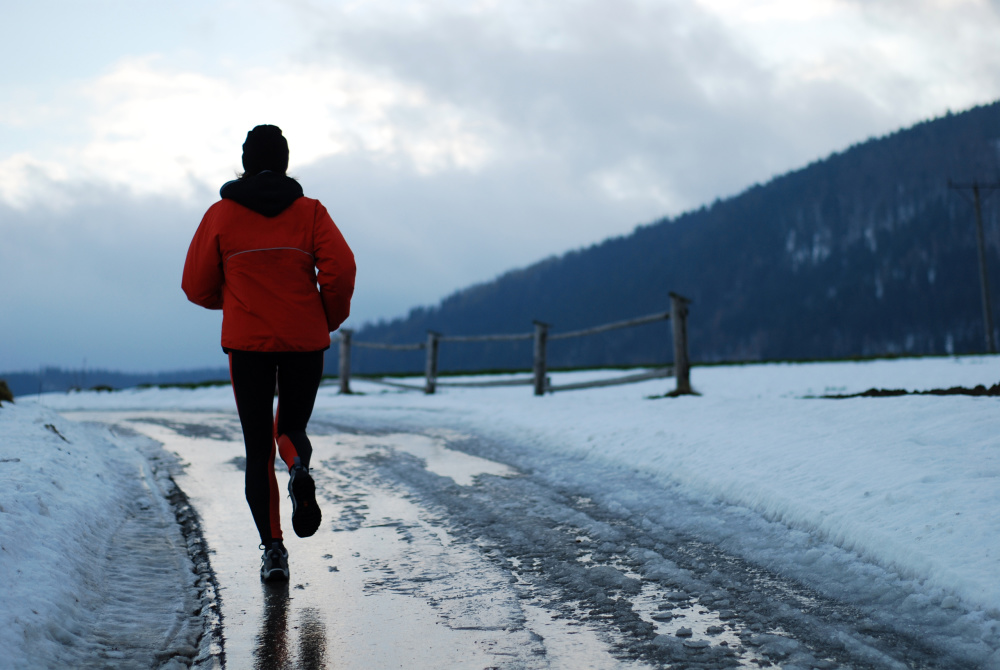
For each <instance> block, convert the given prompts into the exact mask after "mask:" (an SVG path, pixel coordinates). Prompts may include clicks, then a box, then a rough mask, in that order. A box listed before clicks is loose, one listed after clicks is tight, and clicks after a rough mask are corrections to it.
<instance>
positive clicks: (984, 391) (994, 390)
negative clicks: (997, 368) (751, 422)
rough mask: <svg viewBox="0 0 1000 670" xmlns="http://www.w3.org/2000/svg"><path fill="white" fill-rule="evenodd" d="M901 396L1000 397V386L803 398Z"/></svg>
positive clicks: (870, 392)
mask: <svg viewBox="0 0 1000 670" xmlns="http://www.w3.org/2000/svg"><path fill="white" fill-rule="evenodd" d="M901 395H969V396H975V397H983V396H993V397H996V396H1000V384H994V385H993V386H991V387H989V388H986V387H985V386H984V385H982V384H979V385H978V386H975V387H973V388H968V387H966V386H952V387H951V388H946V389H930V390H928V391H907V390H905V389H874V388H872V389H868V390H867V391H862V392H861V393H847V394H843V395H821V396H805V397H806V398H827V399H830V400H843V399H844V398H896V397H899V396H901Z"/></svg>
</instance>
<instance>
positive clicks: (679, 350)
mask: <svg viewBox="0 0 1000 670" xmlns="http://www.w3.org/2000/svg"><path fill="white" fill-rule="evenodd" d="M690 304H691V301H690V300H688V299H687V298H685V297H683V296H680V295H678V294H676V293H671V294H670V311H669V312H657V313H656V314H648V315H646V316H640V317H637V318H634V319H627V320H625V321H615V322H613V323H605V324H602V325H600V326H594V327H592V328H584V329H582V330H572V331H568V332H565V333H553V334H551V335H550V334H549V328H550V325H549V324H547V323H544V322H542V321H535V331H534V332H533V333H511V334H506V333H501V334H494V335H442V334H441V333H437V332H434V331H427V340H426V341H425V342H414V343H410V344H389V343H383V342H352V339H353V337H352V336H353V334H354V333H353V331H351V330H349V329H341V331H340V392H341V393H350V392H351V345H352V344H353V345H354V346H357V347H366V348H369V349H384V350H389V351H419V350H424V351H426V355H427V360H426V366H425V372H424V385H423V386H416V385H414V384H405V383H401V382H394V381H389V380H387V379H380V378H368V381H371V382H374V383H376V384H384V385H386V386H394V387H397V388H405V389H411V390H415V391H423V392H424V393H428V394H431V393H434V392H435V391H436V390H437V387H438V386H448V387H469V388H475V387H480V388H482V387H491V386H529V385H530V386H533V387H534V392H535V395H544V394H545V393H546V392H549V393H554V392H556V391H570V390H574V389H585V388H597V387H600V386H614V385H617V384H631V383H634V382H639V381H645V380H647V379H658V378H663V377H674V378H675V379H676V380H677V387H676V389H675V390H674V391H673V392H672V393H671V395H683V394H690V393H693V391H692V389H691V376H690V375H691V364H690V358H689V356H688V343H687V316H688V305H690ZM667 319H669V320H670V321H671V323H672V326H673V328H672V332H673V345H674V346H673V349H674V364H673V365H672V366H667V367H662V368H654V369H651V370H646V371H645V372H639V373H635V374H630V375H624V376H620V377H614V378H612V379H599V380H594V381H589V382H576V383H572V384H560V385H552V383H551V381H550V380H549V377H548V361H547V358H548V342H549V340H553V341H557V340H566V339H569V338H572V337H585V336H588V335H597V334H599V333H606V332H608V331H611V330H618V329H620V328H633V327H635V326H642V325H645V324H648V323H655V322H657V321H665V320H667ZM532 339H533V340H534V356H533V364H532V375H531V377H519V378H515V379H498V380H492V381H468V382H457V381H456V382H447V381H444V382H442V381H438V354H439V352H440V349H441V343H442V342H456V343H458V342H515V341H524V340H532Z"/></svg>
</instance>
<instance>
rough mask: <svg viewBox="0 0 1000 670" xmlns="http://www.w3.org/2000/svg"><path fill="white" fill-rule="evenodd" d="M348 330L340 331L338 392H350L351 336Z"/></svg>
mask: <svg viewBox="0 0 1000 670" xmlns="http://www.w3.org/2000/svg"><path fill="white" fill-rule="evenodd" d="M353 333H354V331H353V330H351V329H350V328H341V329H340V392H341V393H346V394H349V393H350V392H351V335H352V334H353Z"/></svg>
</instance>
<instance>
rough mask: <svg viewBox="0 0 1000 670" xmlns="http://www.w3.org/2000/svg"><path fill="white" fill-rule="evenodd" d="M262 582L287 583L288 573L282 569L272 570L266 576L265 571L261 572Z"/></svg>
mask: <svg viewBox="0 0 1000 670" xmlns="http://www.w3.org/2000/svg"><path fill="white" fill-rule="evenodd" d="M260 580H261V581H262V582H287V581H288V572H286V571H285V570H282V569H281V568H272V569H271V570H269V571H268V572H267V573H266V574H265V573H264V571H263V570H261V573H260Z"/></svg>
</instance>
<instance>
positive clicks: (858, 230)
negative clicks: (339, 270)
mask: <svg viewBox="0 0 1000 670" xmlns="http://www.w3.org/2000/svg"><path fill="white" fill-rule="evenodd" d="M998 147H1000V102H998V103H992V104H988V105H983V106H979V107H975V108H973V109H970V110H968V111H966V112H962V113H960V114H950V113H949V114H948V115H947V116H944V117H941V118H937V119H934V120H931V121H926V122H923V123H918V124H916V125H915V126H912V127H910V128H907V129H905V130H900V131H897V132H895V133H892V134H890V135H887V136H885V137H881V138H877V139H870V140H868V141H865V142H862V143H859V144H855V145H853V146H851V147H850V148H848V149H846V150H845V151H842V152H838V153H834V154H832V155H830V156H829V157H827V158H825V159H823V160H819V161H816V162H814V163H811V164H809V165H807V166H806V167H804V168H801V169H798V170H794V171H792V172H789V173H787V174H784V175H782V176H779V177H776V178H774V179H772V180H771V181H770V182H768V183H767V184H764V185H755V186H752V187H750V188H748V189H747V190H745V191H744V192H742V193H740V194H739V195H736V196H734V197H731V198H726V199H724V200H717V201H716V202H714V203H712V204H711V205H710V206H705V207H702V208H700V209H697V210H695V211H691V212H687V213H685V214H682V215H680V216H678V217H676V218H673V219H670V218H664V219H661V220H659V221H656V222H654V223H651V224H648V225H644V226H640V227H638V228H636V229H635V230H634V231H633V232H632V233H631V234H629V235H625V236H621V237H615V238H611V239H608V240H606V241H604V242H601V243H599V244H595V245H593V246H591V247H588V248H585V249H579V250H575V251H570V252H568V253H565V254H563V255H562V256H559V257H552V258H547V259H545V260H542V261H540V262H538V263H535V264H533V265H530V266H528V267H525V268H521V269H517V270H512V271H510V272H507V273H505V274H504V275H502V276H500V277H498V278H497V279H496V280H494V281H490V282H486V283H483V284H477V285H475V286H471V287H469V288H466V289H463V290H460V291H458V292H456V293H454V294H452V295H450V296H448V297H446V298H445V299H444V300H442V301H441V303H440V304H438V305H436V306H434V307H420V308H416V309H413V310H411V311H410V313H409V314H408V315H407V316H405V317H402V318H398V319H395V320H392V321H389V322H381V323H377V324H369V325H366V326H364V327H363V328H361V329H360V330H359V332H358V333H356V335H355V338H356V339H358V340H374V341H381V342H413V341H419V340H422V339H424V338H425V337H426V331H427V330H428V329H431V330H436V331H439V332H443V333H451V334H476V333H488V332H523V331H527V330H530V328H531V322H532V320H533V319H539V320H542V321H546V322H548V323H550V324H552V326H553V331H558V330H568V329H572V328H578V327H584V326H588V325H591V324H597V323H602V322H606V321H612V320H617V319H624V318H628V317H632V316H637V315H640V314H645V313H650V312H655V311H660V310H664V309H667V308H668V299H667V294H668V292H669V291H677V292H679V293H681V294H683V295H686V296H688V297H690V298H692V299H693V301H694V304H693V305H692V307H691V320H690V343H691V353H692V358H693V359H694V360H695V361H704V362H709V361H721V360H761V359H796V358H829V357H849V356H873V355H885V354H904V353H910V354H944V353H962V352H977V351H981V350H982V346H983V345H982V342H983V335H982V321H981V310H980V303H979V300H980V298H979V284H978V274H977V272H978V271H977V266H976V251H975V235H974V226H973V219H972V216H973V214H972V208H971V206H970V205H968V204H967V203H966V202H965V201H963V200H962V199H961V198H960V197H959V196H958V195H957V194H955V193H954V192H950V191H949V190H948V186H947V182H948V179H949V178H950V179H955V180H959V181H971V180H973V179H979V180H981V181H982V180H997V179H998V177H1000V171H998V165H1000V161H998ZM997 199H1000V195H998V196H996V198H995V199H994V200H988V201H987V202H986V205H985V207H984V211H983V214H984V224H985V227H986V238H987V246H988V263H989V265H990V270H991V272H990V277H991V283H992V286H993V287H994V296H995V295H997V294H998V293H1000V282H998V278H1000V227H998V225H997V213H998V204H1000V203H998V201H997ZM994 313H997V314H1000V310H997V309H996V307H994ZM528 346H529V345H524V346H516V345H511V344H494V345H451V346H448V347H445V348H443V349H442V352H441V368H442V369H443V370H456V369H482V368H523V367H526V366H527V365H528V364H529V361H530V352H529V349H528ZM327 358H328V367H327V369H328V371H331V372H333V371H335V369H336V367H335V366H336V354H335V349H334V350H332V351H331V355H330V356H328V357H327ZM353 358H354V361H353V366H354V369H355V370H357V371H358V372H360V373H364V372H377V371H385V370H390V371H402V370H414V371H416V370H419V369H420V368H421V366H422V360H421V358H420V355H419V354H414V353H384V352H378V351H374V350H358V349H356V350H355V354H354V356H353ZM550 358H551V364H552V365H553V366H580V365H615V364H619V365H620V364H639V363H647V362H658V361H665V360H668V359H669V330H668V326H666V325H658V326H646V327H643V328H642V329H636V330H631V331H618V332H616V333H613V334H609V335H607V336H604V337H595V338H585V339H581V340H566V341H562V342H560V343H559V344H558V346H553V347H552V349H551V352H550Z"/></svg>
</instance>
